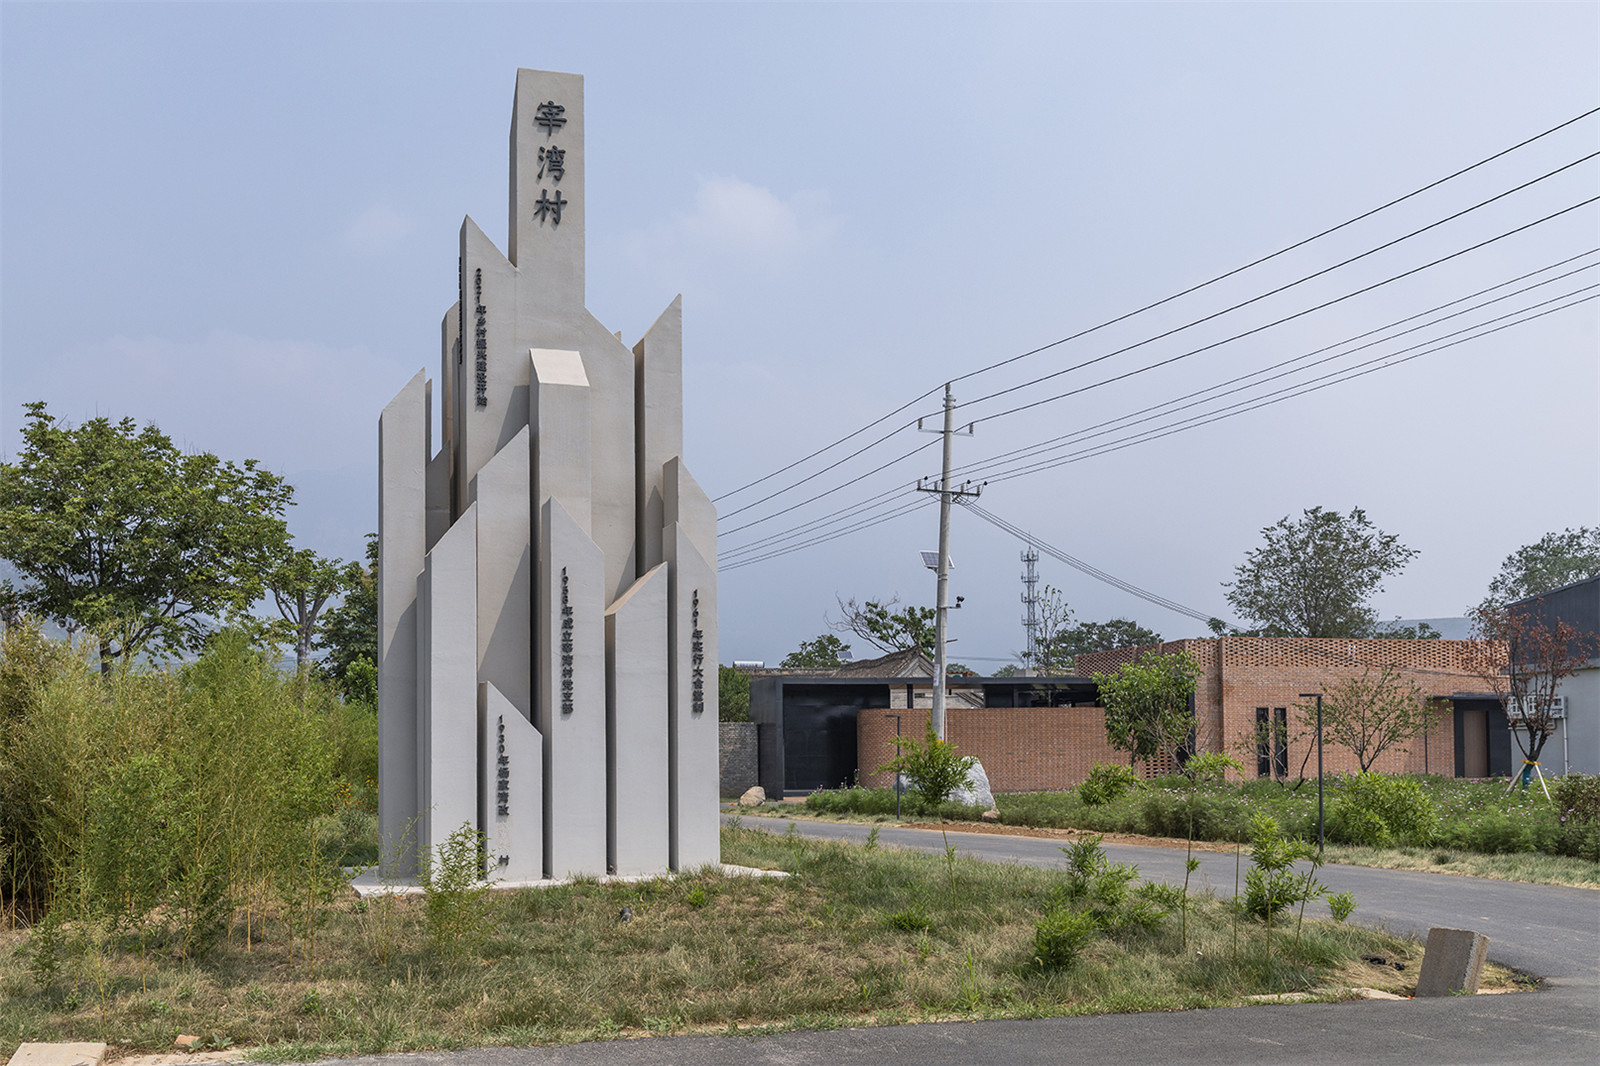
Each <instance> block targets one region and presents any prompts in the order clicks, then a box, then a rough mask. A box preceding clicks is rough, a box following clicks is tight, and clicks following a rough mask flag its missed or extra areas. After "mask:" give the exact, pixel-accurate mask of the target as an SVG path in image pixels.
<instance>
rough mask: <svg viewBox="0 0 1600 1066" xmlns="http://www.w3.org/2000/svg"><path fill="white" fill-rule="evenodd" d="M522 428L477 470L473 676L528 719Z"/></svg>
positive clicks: (529, 593)
mask: <svg viewBox="0 0 1600 1066" xmlns="http://www.w3.org/2000/svg"><path fill="white" fill-rule="evenodd" d="M531 439H532V434H531V433H530V431H529V429H528V427H527V426H524V427H522V432H520V433H518V434H517V435H516V436H515V437H513V438H512V439H511V441H510V443H508V444H507V445H506V446H505V447H504V448H501V449H500V450H499V451H498V452H496V453H495V455H494V458H492V459H490V460H489V461H488V462H487V463H485V464H484V466H483V469H481V470H479V471H478V484H477V487H476V488H475V489H474V491H473V495H474V497H476V499H477V501H478V502H477V508H478V680H479V681H489V682H492V683H493V684H494V685H495V687H496V689H497V690H498V691H499V692H500V694H501V695H502V696H503V697H504V698H505V699H506V700H508V701H510V703H511V705H512V706H513V707H515V708H516V709H517V712H518V713H519V714H521V715H522V716H523V718H525V719H527V720H528V721H532V720H533V671H532V665H533V664H532V660H531V657H532V649H533V569H534V566H533V528H532V515H533V510H532V501H531V500H530V498H529V493H530V485H531V481H530V478H531V473H530V469H529V464H530V456H529V450H530V440H531Z"/></svg>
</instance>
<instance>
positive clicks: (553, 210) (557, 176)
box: [533, 100, 568, 229]
mask: <svg viewBox="0 0 1600 1066" xmlns="http://www.w3.org/2000/svg"><path fill="white" fill-rule="evenodd" d="M533 124H534V125H535V126H538V127H539V128H540V129H542V130H544V136H545V140H549V139H550V138H552V137H554V136H555V135H556V131H557V130H559V129H560V128H561V127H563V126H565V125H566V124H567V109H566V107H565V106H564V105H562V104H558V103H556V102H555V101H554V100H546V101H545V102H544V103H542V104H540V105H539V107H538V109H537V111H535V113H534V116H533ZM566 176H567V150H566V149H565V148H561V147H558V146H556V145H554V144H550V145H546V146H544V147H541V148H540V149H539V173H538V178H539V180H540V181H543V180H544V179H545V178H546V177H549V179H550V181H551V183H552V184H554V185H560V184H561V179H562V178H564V177H566ZM554 191H555V195H554V196H551V195H550V192H551V190H549V189H540V190H539V199H538V200H536V201H534V205H533V217H534V220H535V221H537V222H538V223H540V224H541V225H543V224H544V223H546V222H548V223H549V224H550V226H551V228H552V229H553V228H555V227H556V226H559V225H561V209H562V208H564V207H566V206H567V203H568V200H567V198H566V197H565V196H562V195H561V190H560V189H556V190H554Z"/></svg>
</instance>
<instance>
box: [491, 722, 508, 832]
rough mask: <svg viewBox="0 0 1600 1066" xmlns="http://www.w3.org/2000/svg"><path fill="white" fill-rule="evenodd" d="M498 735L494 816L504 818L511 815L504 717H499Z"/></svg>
mask: <svg viewBox="0 0 1600 1066" xmlns="http://www.w3.org/2000/svg"><path fill="white" fill-rule="evenodd" d="M499 724H500V735H499V738H498V741H497V743H498V750H497V755H496V757H497V760H498V763H499V765H498V766H497V768H496V770H495V792H494V799H495V814H497V815H498V816H499V817H501V818H505V817H507V816H508V815H510V814H511V759H510V757H509V756H508V755H506V716H505V715H503V714H502V715H500V716H499Z"/></svg>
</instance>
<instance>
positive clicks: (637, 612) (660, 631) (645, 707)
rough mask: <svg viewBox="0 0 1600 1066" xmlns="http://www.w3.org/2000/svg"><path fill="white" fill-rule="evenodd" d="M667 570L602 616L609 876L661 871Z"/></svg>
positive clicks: (664, 859) (650, 576) (664, 860)
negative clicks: (604, 629)
mask: <svg viewBox="0 0 1600 1066" xmlns="http://www.w3.org/2000/svg"><path fill="white" fill-rule="evenodd" d="M666 752H667V568H666V566H664V565H661V566H657V567H656V568H655V569H653V570H651V571H650V572H649V573H647V574H645V575H644V576H643V577H641V578H640V579H639V580H638V581H636V582H634V584H633V586H632V587H631V588H629V589H628V591H627V592H625V593H623V594H622V595H621V596H620V597H619V598H618V599H617V601H616V602H615V603H613V604H612V605H611V606H610V607H608V608H606V768H607V769H606V783H607V784H606V829H607V832H606V836H607V840H608V847H607V854H608V858H609V860H610V865H611V870H612V872H613V873H617V874H645V873H655V872H657V871H660V870H665V869H666V868H667V865H668V858H669V854H670V849H669V842H668V828H667V826H668V810H667V807H668V794H667V759H666Z"/></svg>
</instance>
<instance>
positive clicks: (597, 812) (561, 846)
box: [534, 499, 606, 877]
mask: <svg viewBox="0 0 1600 1066" xmlns="http://www.w3.org/2000/svg"><path fill="white" fill-rule="evenodd" d="M604 584H605V558H604V556H603V555H602V554H601V552H600V549H599V547H598V546H597V545H596V544H595V543H594V541H592V540H590V539H589V535H588V533H586V532H585V531H584V530H583V529H582V528H581V527H580V526H579V525H578V523H577V522H576V521H575V520H574V519H573V517H572V516H571V515H570V514H568V513H567V511H566V509H565V508H564V507H563V506H562V505H561V501H560V500H557V499H550V500H546V501H545V503H544V505H543V506H542V507H541V508H540V512H539V600H538V615H537V620H536V622H535V625H534V642H535V644H536V653H537V665H536V667H535V683H534V687H535V691H536V693H537V695H536V701H537V710H536V715H537V717H536V719H535V724H536V725H537V726H538V727H539V731H540V733H542V734H543V736H544V795H545V825H544V850H545V873H546V875H547V876H549V877H566V876H569V875H571V874H596V875H599V874H604V873H605V872H606V772H605V767H606V655H605V640H606V623H605V598H604Z"/></svg>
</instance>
